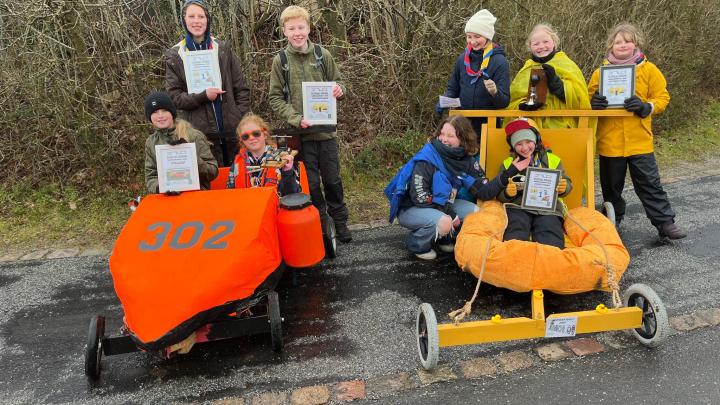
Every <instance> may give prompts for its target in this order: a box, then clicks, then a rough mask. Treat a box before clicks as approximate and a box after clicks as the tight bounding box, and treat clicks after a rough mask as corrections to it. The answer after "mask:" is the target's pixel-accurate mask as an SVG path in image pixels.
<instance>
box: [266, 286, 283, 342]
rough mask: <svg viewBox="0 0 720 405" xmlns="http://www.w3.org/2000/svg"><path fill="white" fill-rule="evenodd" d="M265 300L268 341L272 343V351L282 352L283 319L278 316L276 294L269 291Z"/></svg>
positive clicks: (278, 304)
mask: <svg viewBox="0 0 720 405" xmlns="http://www.w3.org/2000/svg"><path fill="white" fill-rule="evenodd" d="M267 298H268V303H267V313H268V322H270V341H271V343H272V349H273V351H274V352H276V353H280V352H282V351H283V335H282V321H283V319H282V317H281V316H280V300H279V298H278V293H277V292H275V291H270V292H269V293H268V296H267Z"/></svg>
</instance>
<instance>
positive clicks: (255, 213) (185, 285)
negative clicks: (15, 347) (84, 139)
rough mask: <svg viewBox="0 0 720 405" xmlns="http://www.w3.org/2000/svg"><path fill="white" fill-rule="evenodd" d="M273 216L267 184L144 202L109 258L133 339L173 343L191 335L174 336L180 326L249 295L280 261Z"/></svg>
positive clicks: (154, 197) (272, 196)
mask: <svg viewBox="0 0 720 405" xmlns="http://www.w3.org/2000/svg"><path fill="white" fill-rule="evenodd" d="M277 212H278V198H277V195H276V192H275V189H274V188H265V187H261V188H253V189H237V190H218V191H200V192H187V193H183V194H181V195H180V196H176V197H167V196H164V195H157V194H156V195H150V196H148V197H146V198H145V199H144V200H142V202H141V204H140V205H139V206H138V208H137V210H136V211H135V213H133V215H131V216H130V219H129V220H128V222H127V224H125V227H124V228H123V229H122V231H121V233H120V235H119V237H118V239H117V240H116V242H115V247H114V249H113V252H112V255H111V256H110V272H111V273H112V277H113V282H114V284H115V292H116V293H117V296H118V298H119V299H120V302H121V303H122V306H123V310H124V311H125V322H126V324H127V326H128V328H129V329H130V331H131V332H132V333H133V335H134V337H135V338H137V339H139V340H140V341H141V342H142V343H150V342H156V341H158V340H159V339H161V338H162V339H163V340H164V341H163V343H164V344H172V343H176V342H175V341H180V340H182V339H183V338H185V337H186V336H187V334H189V333H190V332H192V330H187V331H182V332H181V333H179V334H178V333H177V332H178V331H177V330H176V329H177V328H178V327H179V326H180V325H181V324H183V323H184V326H186V327H187V326H189V325H190V326H192V325H193V323H192V322H190V323H188V322H187V321H188V320H192V319H193V317H198V316H199V314H201V313H202V312H203V311H208V310H210V309H212V308H214V307H218V306H220V305H223V304H227V303H230V302H233V301H238V300H241V299H244V298H247V297H250V296H251V295H252V294H253V293H254V292H255V289H256V288H257V287H258V286H259V285H260V284H261V283H262V282H263V281H265V280H266V279H267V278H268V276H269V275H270V274H272V273H273V272H274V271H275V270H276V269H277V268H278V267H279V266H280V264H281V258H280V248H279V242H278V231H277ZM194 326H197V325H194ZM171 332H172V333H171ZM168 334H171V335H172V334H174V335H176V336H172V339H170V340H168V339H167V337H168Z"/></svg>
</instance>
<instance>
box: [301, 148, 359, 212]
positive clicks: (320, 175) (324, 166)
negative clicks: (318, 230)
mask: <svg viewBox="0 0 720 405" xmlns="http://www.w3.org/2000/svg"><path fill="white" fill-rule="evenodd" d="M301 154H302V161H303V162H304V163H305V171H306V172H307V178H308V185H309V186H310V197H311V198H312V202H313V205H314V206H315V208H317V209H318V211H320V216H323V215H325V213H326V212H327V214H329V215H330V217H332V219H333V221H334V222H335V223H346V222H347V220H348V209H347V206H346V205H345V197H344V192H343V185H342V179H341V178H340V155H339V152H338V143H337V139H328V140H324V141H305V140H303V141H302V152H301ZM321 181H322V188H321V187H320V182H321ZM303 191H307V190H303Z"/></svg>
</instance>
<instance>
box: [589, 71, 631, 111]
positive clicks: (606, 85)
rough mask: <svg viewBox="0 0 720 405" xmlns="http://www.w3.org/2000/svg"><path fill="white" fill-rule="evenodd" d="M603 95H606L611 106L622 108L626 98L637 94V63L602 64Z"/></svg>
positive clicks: (601, 91)
mask: <svg viewBox="0 0 720 405" xmlns="http://www.w3.org/2000/svg"><path fill="white" fill-rule="evenodd" d="M598 90H599V93H600V95H601V96H605V97H606V98H607V101H608V107H609V108H621V107H622V106H623V104H624V103H625V99H626V98H630V97H632V96H633V95H634V94H635V65H607V66H600V88H599V89H598Z"/></svg>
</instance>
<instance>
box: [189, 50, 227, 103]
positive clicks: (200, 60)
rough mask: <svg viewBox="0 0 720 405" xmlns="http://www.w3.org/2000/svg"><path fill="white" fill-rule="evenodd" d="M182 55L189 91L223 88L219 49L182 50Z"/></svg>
mask: <svg viewBox="0 0 720 405" xmlns="http://www.w3.org/2000/svg"><path fill="white" fill-rule="evenodd" d="M180 56H181V57H182V60H183V64H184V66H185V81H186V82H187V88H188V93H190V94H197V93H202V92H203V91H205V89H207V88H208V87H217V88H219V89H222V78H221V77H220V60H219V57H218V51H217V49H209V50H205V51H192V52H182V54H181V55H180Z"/></svg>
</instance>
